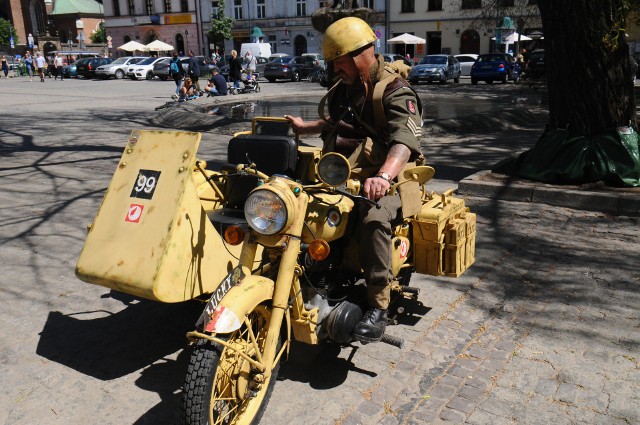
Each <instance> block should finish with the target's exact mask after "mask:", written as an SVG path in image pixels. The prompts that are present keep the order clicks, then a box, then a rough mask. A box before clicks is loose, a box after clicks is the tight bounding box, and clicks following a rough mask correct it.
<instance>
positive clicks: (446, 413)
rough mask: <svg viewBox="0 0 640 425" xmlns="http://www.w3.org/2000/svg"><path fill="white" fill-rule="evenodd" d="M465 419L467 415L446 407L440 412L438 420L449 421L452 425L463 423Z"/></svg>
mask: <svg viewBox="0 0 640 425" xmlns="http://www.w3.org/2000/svg"><path fill="white" fill-rule="evenodd" d="M466 417H467V415H465V414H464V413H461V412H459V411H457V410H453V409H449V408H446V407H445V408H444V409H442V411H441V412H440V419H444V420H445V421H449V422H452V423H454V424H462V423H464V421H465V419H466Z"/></svg>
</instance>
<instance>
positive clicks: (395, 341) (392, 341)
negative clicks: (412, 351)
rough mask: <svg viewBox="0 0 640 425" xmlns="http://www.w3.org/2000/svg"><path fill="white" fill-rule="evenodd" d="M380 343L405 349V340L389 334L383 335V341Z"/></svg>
mask: <svg viewBox="0 0 640 425" xmlns="http://www.w3.org/2000/svg"><path fill="white" fill-rule="evenodd" d="M380 342H384V343H386V344H389V345H393V346H394V347H398V348H402V347H404V339H403V338H398V337H395V336H392V335H389V334H384V335H382V339H381V340H380Z"/></svg>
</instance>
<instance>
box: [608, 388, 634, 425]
mask: <svg viewBox="0 0 640 425" xmlns="http://www.w3.org/2000/svg"><path fill="white" fill-rule="evenodd" d="M634 395H635V396H636V397H637V396H638V393H636V394H634ZM630 396H631V394H629V395H618V394H611V401H610V402H609V415H611V416H613V417H618V418H625V419H627V420H628V421H629V422H630V423H636V424H638V423H640V398H631V397H630Z"/></svg>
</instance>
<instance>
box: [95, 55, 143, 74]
mask: <svg viewBox="0 0 640 425" xmlns="http://www.w3.org/2000/svg"><path fill="white" fill-rule="evenodd" d="M145 59H146V57H144V56H123V57H121V58H118V59H116V60H114V61H113V62H111V63H108V64H106V65H102V66H99V67H98V68H97V69H96V76H98V77H102V78H105V79H108V78H111V77H115V78H117V79H118V80H120V79H122V78H124V76H125V75H126V74H127V68H128V67H129V65H134V64H136V63H138V62H141V61H143V60H145Z"/></svg>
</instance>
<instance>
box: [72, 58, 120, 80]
mask: <svg viewBox="0 0 640 425" xmlns="http://www.w3.org/2000/svg"><path fill="white" fill-rule="evenodd" d="M111 61H112V59H111V58H89V59H88V60H86V61H82V62H80V63H79V64H77V65H76V74H78V77H79V76H83V77H84V78H94V77H95V76H96V71H97V69H98V68H99V67H101V66H109V64H110V63H111Z"/></svg>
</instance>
